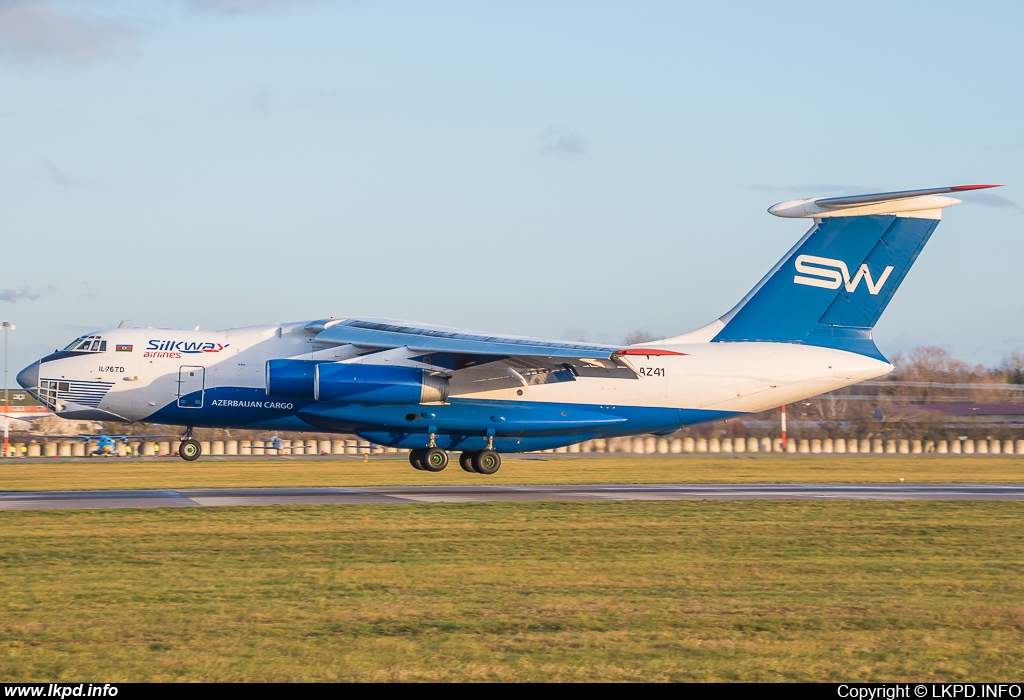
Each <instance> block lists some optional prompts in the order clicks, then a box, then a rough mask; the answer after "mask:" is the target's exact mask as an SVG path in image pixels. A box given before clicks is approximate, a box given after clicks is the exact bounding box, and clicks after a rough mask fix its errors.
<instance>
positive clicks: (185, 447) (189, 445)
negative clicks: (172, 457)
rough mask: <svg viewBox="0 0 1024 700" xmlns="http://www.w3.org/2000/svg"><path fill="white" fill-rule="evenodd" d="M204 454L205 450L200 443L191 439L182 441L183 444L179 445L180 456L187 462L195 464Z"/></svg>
mask: <svg viewBox="0 0 1024 700" xmlns="http://www.w3.org/2000/svg"><path fill="white" fill-rule="evenodd" d="M202 454H203V448H202V447H200V446H199V443H198V442H196V441H195V440H192V439H191V438H189V439H188V440H182V441H181V444H180V445H178V456H179V457H181V458H182V459H183V460H185V461H186V462H194V461H196V460H197V459H199V458H200V457H201V456H202Z"/></svg>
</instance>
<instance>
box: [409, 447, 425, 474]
mask: <svg viewBox="0 0 1024 700" xmlns="http://www.w3.org/2000/svg"><path fill="white" fill-rule="evenodd" d="M424 452H426V450H412V451H410V452H409V464H411V465H412V468H413V469H415V470H417V471H423V453H424Z"/></svg>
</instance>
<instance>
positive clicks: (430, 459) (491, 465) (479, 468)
mask: <svg viewBox="0 0 1024 700" xmlns="http://www.w3.org/2000/svg"><path fill="white" fill-rule="evenodd" d="M493 446H494V439H493V438H492V437H490V436H488V438H487V449H486V450H464V451H463V452H462V454H460V455H459V466H460V467H462V471H465V472H470V473H476V474H493V473H495V472H496V471H498V469H500V468H501V455H499V454H498V453H497V452H495V451H494V449H493ZM409 463H410V464H412V466H413V467H414V468H415V469H419V470H420V471H426V472H439V471H442V470H443V469H444V468H445V467H447V466H448V453H447V452H445V451H444V450H442V449H441V448H440V447H437V446H435V445H434V436H433V435H431V436H430V447H423V448H420V449H417V450H413V451H412V452H410V453H409Z"/></svg>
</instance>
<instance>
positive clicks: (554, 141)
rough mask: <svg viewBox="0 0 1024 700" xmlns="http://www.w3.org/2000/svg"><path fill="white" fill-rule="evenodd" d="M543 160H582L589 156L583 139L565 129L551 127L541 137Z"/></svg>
mask: <svg viewBox="0 0 1024 700" xmlns="http://www.w3.org/2000/svg"><path fill="white" fill-rule="evenodd" d="M541 138H542V139H543V141H544V147H543V148H541V151H540V156H541V158H547V157H549V156H550V157H553V158H582V157H584V156H587V155H589V153H588V152H587V144H586V142H584V140H583V137H582V136H580V135H579V134H577V133H575V132H573V131H570V130H569V129H566V128H564V127H549V128H548V129H547V130H546V131H545V132H544V135H543V136H542V137H541Z"/></svg>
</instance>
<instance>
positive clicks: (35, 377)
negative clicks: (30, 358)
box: [18, 360, 39, 389]
mask: <svg viewBox="0 0 1024 700" xmlns="http://www.w3.org/2000/svg"><path fill="white" fill-rule="evenodd" d="M18 384H20V385H21V387H22V388H23V389H35V388H36V387H37V386H39V360H36V361H35V362H33V363H32V364H30V365H29V366H28V367H26V368H25V369H23V370H21V371H20V372H18Z"/></svg>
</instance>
